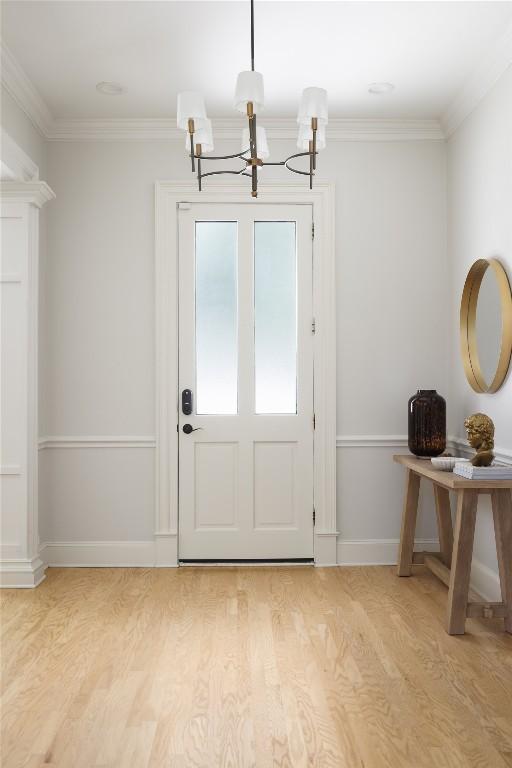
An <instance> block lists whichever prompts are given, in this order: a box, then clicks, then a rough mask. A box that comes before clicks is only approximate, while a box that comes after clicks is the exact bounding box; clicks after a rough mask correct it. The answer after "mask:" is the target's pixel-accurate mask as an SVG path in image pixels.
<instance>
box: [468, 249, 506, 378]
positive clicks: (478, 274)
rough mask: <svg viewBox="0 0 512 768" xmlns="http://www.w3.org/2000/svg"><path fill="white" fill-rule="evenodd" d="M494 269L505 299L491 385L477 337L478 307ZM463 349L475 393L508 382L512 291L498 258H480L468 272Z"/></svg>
mask: <svg viewBox="0 0 512 768" xmlns="http://www.w3.org/2000/svg"><path fill="white" fill-rule="evenodd" d="M488 269H492V270H493V272H494V276H495V278H496V281H497V283H498V290H499V294H500V300H501V348H500V357H499V360H498V365H497V367H496V372H495V374H494V378H493V380H492V381H491V383H490V384H488V383H487V382H486V380H485V376H484V374H483V371H482V367H481V365H480V358H479V356H478V344H477V338H476V308H477V304H478V294H479V292H480V286H481V284H482V280H483V277H484V275H485V273H486V271H487V270H488ZM460 349H461V356H462V362H463V364H464V371H465V373H466V378H467V380H468V382H469V384H470V385H471V387H472V388H473V389H474V390H475V392H487V393H492V392H497V391H498V389H499V388H500V387H501V385H502V384H503V382H504V381H505V377H506V375H507V372H508V367H509V365H510V358H511V356H512V291H511V290H510V283H509V281H508V277H507V273H506V272H505V269H504V268H503V266H502V265H501V264H500V262H499V261H498V260H497V259H478V261H475V263H474V264H473V266H472V267H471V269H470V270H469V272H468V275H467V277H466V282H465V283H464V290H463V292H462V299H461V303H460Z"/></svg>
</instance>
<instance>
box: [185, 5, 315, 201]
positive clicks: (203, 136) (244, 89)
mask: <svg viewBox="0 0 512 768" xmlns="http://www.w3.org/2000/svg"><path fill="white" fill-rule="evenodd" d="M250 6H251V69H250V70H246V71H244V72H240V73H239V74H238V77H237V81H236V87H235V99H234V106H235V109H236V110H237V111H238V112H242V113H243V114H245V115H246V116H247V121H248V126H247V128H244V129H243V131H242V149H241V151H240V152H235V153H234V154H229V155H222V156H212V157H204V154H205V153H206V152H211V151H212V150H213V133H212V125H211V121H210V120H208V118H207V116H206V108H205V105H204V99H203V97H202V95H201V94H200V93H197V92H196V91H184V92H183V93H180V94H178V107H177V122H178V127H179V128H182V129H183V130H185V131H187V135H186V139H185V146H186V147H187V148H188V150H189V153H190V160H191V165H192V173H195V172H196V161H197V183H198V187H199V191H201V189H202V181H203V179H204V178H206V177H207V176H216V175H218V174H232V175H235V176H248V177H249V178H250V179H251V195H252V197H257V196H258V169H259V168H261V167H262V166H264V165H281V166H284V167H285V168H286V169H287V170H288V171H291V172H292V173H298V174H300V175H301V176H307V177H308V178H309V188H310V189H312V188H313V176H314V175H315V171H316V156H317V154H318V152H319V150H321V149H323V148H324V147H325V126H326V125H327V120H328V110H327V91H325V90H324V89H323V88H305V89H304V91H303V92H302V98H301V102H300V106H299V114H298V117H297V122H298V123H299V137H298V141H297V146H298V148H299V149H300V150H301V151H300V152H296V153H295V154H293V155H290V156H289V157H287V158H286V159H285V160H278V161H272V162H269V161H268V159H267V158H268V157H269V155H270V152H269V148H268V142H267V135H266V132H265V128H264V127H263V126H261V125H259V118H257V115H258V114H259V113H260V112H261V110H262V109H263V107H264V102H265V95H264V88H263V75H262V74H261V72H256V71H255V70H254V0H250ZM257 120H258V124H256V122H257ZM306 157H307V158H308V161H309V167H308V169H307V170H306V169H304V170H302V169H301V168H295V167H293V166H292V165H290V162H291V161H292V160H295V158H306ZM235 159H239V160H241V161H242V163H243V165H242V167H241V168H240V169H239V170H231V169H229V170H228V169H225V170H222V171H208V172H206V173H205V172H203V171H202V163H203V161H207V160H208V161H209V160H235Z"/></svg>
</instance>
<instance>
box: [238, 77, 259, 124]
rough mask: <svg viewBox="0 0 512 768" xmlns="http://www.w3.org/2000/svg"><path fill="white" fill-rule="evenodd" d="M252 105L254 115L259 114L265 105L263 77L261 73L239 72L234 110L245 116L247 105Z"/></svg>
mask: <svg viewBox="0 0 512 768" xmlns="http://www.w3.org/2000/svg"><path fill="white" fill-rule="evenodd" d="M251 103H252V108H253V111H254V113H255V114H258V112H261V110H262V109H263V106H264V103H265V96H264V90H263V75H262V74H261V72H251V71H249V72H240V73H239V75H238V77H237V79H236V88H235V109H237V110H238V111H239V112H243V113H244V115H245V114H247V105H248V104H251Z"/></svg>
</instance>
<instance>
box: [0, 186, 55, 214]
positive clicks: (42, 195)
mask: <svg viewBox="0 0 512 768" xmlns="http://www.w3.org/2000/svg"><path fill="white" fill-rule="evenodd" d="M54 197H55V192H54V191H53V190H52V189H50V187H49V186H48V184H46V182H44V181H1V182H0V200H1V202H2V203H30V204H32V205H36V206H37V207H38V208H42V207H43V205H44V204H45V203H47V202H48V201H49V200H53V198H54Z"/></svg>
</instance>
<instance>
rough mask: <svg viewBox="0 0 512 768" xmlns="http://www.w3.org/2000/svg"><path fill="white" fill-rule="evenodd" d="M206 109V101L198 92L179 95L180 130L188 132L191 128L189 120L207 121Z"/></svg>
mask: <svg viewBox="0 0 512 768" xmlns="http://www.w3.org/2000/svg"><path fill="white" fill-rule="evenodd" d="M206 119H207V118H206V108H205V106H204V99H203V97H202V96H201V94H200V93H197V91H183V92H182V93H178V107H177V123H178V128H181V129H182V130H184V131H186V130H188V127H189V122H188V121H189V120H194V121H197V123H198V124H199V123H200V121H201V120H206Z"/></svg>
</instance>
